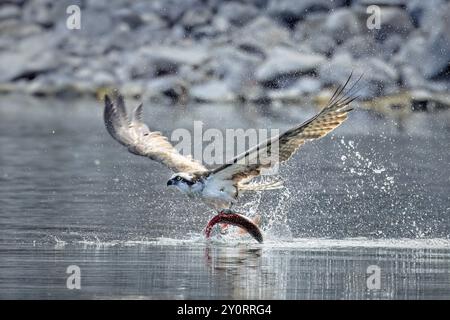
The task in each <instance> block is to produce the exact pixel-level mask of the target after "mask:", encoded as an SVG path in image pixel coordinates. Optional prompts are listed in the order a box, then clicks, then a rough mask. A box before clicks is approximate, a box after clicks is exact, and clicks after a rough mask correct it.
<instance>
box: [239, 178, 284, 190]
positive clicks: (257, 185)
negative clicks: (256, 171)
mask: <svg viewBox="0 0 450 320" xmlns="http://www.w3.org/2000/svg"><path fill="white" fill-rule="evenodd" d="M283 187H284V186H283V181H280V180H278V181H267V182H254V183H240V184H239V185H238V188H239V190H242V191H263V190H275V189H281V188H283Z"/></svg>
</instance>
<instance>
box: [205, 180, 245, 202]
mask: <svg viewBox="0 0 450 320" xmlns="http://www.w3.org/2000/svg"><path fill="white" fill-rule="evenodd" d="M236 197H237V189H236V187H235V186H234V183H233V181H231V180H221V179H217V178H215V177H214V175H211V176H209V177H208V178H206V179H205V180H204V187H203V190H202V198H203V201H204V202H206V203H207V204H209V205H212V206H213V207H215V208H216V209H218V210H220V209H228V208H229V207H230V205H231V204H232V203H234V202H235V201H236Z"/></svg>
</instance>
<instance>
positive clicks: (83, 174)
mask: <svg viewBox="0 0 450 320" xmlns="http://www.w3.org/2000/svg"><path fill="white" fill-rule="evenodd" d="M127 102H128V104H129V105H133V106H134V105H136V103H137V101H127ZM101 113H102V105H101V103H99V102H96V101H92V100H74V101H62V100H52V99H30V98H23V97H13V96H12V97H3V98H2V99H1V100H0V165H1V166H0V219H1V223H0V259H1V260H0V298H3V299H6V298H26V299H33V298H44V299H46V298H59V299H80V298H98V299H104V298H114V299H160V298H168V299H216V298H225V299H431V298H437V299H449V298H450V268H449V266H450V200H449V189H450V188H449V187H450V180H449V179H450V178H449V177H450V175H449V163H450V156H449V151H448V150H449V149H450V148H449V147H450V144H449V141H450V126H449V121H450V120H449V119H450V117H449V114H448V112H440V113H437V114H432V115H430V114H426V113H414V114H413V115H412V116H411V117H409V118H406V119H403V120H401V119H395V120H393V119H387V118H382V117H379V116H374V115H371V114H368V113H366V112H363V111H355V112H353V113H352V114H351V116H350V118H349V120H348V121H347V122H345V124H344V125H342V126H341V127H340V128H339V129H337V130H336V131H334V132H333V134H332V135H330V136H327V137H325V138H324V139H322V140H320V141H315V142H314V143H309V144H307V145H305V146H303V147H302V148H301V149H300V150H299V152H298V153H297V154H296V155H295V156H294V157H293V158H292V159H291V160H290V161H289V162H288V163H287V164H286V165H283V166H282V167H281V169H280V175H281V177H282V178H283V180H284V181H285V185H286V188H285V189H283V190H275V191H268V192H265V193H263V194H248V195H244V196H243V197H242V198H241V205H240V206H239V207H238V209H239V210H240V211H241V212H244V213H246V214H248V215H250V216H252V215H254V214H256V213H258V214H261V216H262V229H263V234H264V237H265V242H264V243H263V244H257V243H256V242H255V241H254V240H253V239H251V238H249V237H247V236H244V237H237V236H235V235H227V236H217V235H215V236H214V237H213V238H212V240H211V241H206V240H205V239H204V237H203V235H202V229H203V228H204V226H205V224H206V222H207V221H208V220H209V219H210V218H211V217H212V216H213V214H214V213H213V212H210V211H208V209H207V208H206V207H204V206H203V205H201V204H196V203H192V202H191V201H190V200H189V199H187V198H186V197H184V196H183V195H182V194H180V193H179V192H177V191H176V190H173V189H171V188H167V187H166V181H167V179H168V178H169V177H170V175H171V172H169V171H168V170H167V169H165V168H164V167H162V166H161V165H159V164H157V163H154V162H152V161H150V160H148V159H145V158H142V157H137V156H134V155H131V154H129V153H127V152H126V150H125V149H124V148H123V147H122V146H120V145H119V144H118V143H117V142H115V141H113V140H112V138H111V137H110V136H109V135H108V134H107V132H106V130H105V129H104V126H103V122H102V116H101ZM313 113H314V109H311V108H307V109H304V108H301V107H298V106H283V107H259V108H257V107H252V106H230V105H214V106H201V105H192V106H188V107H184V108H182V107H173V106H172V107H170V106H152V105H151V104H149V103H147V104H146V105H145V118H146V122H147V123H148V124H150V125H151V127H152V128H155V129H157V130H160V131H162V132H163V133H165V134H167V135H170V134H171V132H172V131H173V130H174V129H176V128H186V129H189V130H192V128H193V126H194V121H195V120H197V121H202V122H203V126H204V129H205V130H206V129H208V128H218V129H221V130H225V129H230V128H243V129H247V128H279V129H281V130H284V129H287V128H289V127H290V126H293V125H295V124H297V123H299V122H301V121H303V120H305V119H306V118H307V117H309V116H311V115H312V114H313ZM399 121H401V125H399V124H398V123H397V122H399ZM71 265H76V266H78V267H79V268H80V271H81V278H80V279H81V289H80V290H76V289H74V290H69V289H68V288H67V286H66V280H67V277H68V276H69V274H67V273H66V271H67V268H68V267H69V266H71ZM373 268H375V269H377V270H379V271H380V273H379V274H380V277H379V282H378V283H379V285H380V286H379V289H378V288H374V287H371V286H370V283H369V286H368V284H367V281H368V279H369V280H370V276H371V275H372V271H371V270H374V269H373ZM375 275H376V274H375ZM377 279H378V278H377Z"/></svg>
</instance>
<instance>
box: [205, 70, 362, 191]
mask: <svg viewBox="0 0 450 320" xmlns="http://www.w3.org/2000/svg"><path fill="white" fill-rule="evenodd" d="M351 76H352V75H350V76H349V78H348V79H347V81H346V82H345V84H344V85H343V86H339V87H338V88H337V89H336V91H335V92H334V94H333V96H332V97H331V99H330V101H329V102H328V104H327V106H326V107H325V108H323V109H322V111H320V112H319V113H318V114H317V115H315V116H314V117H312V118H311V119H309V120H307V121H305V122H304V123H303V124H301V125H299V126H297V127H294V128H292V129H290V130H288V131H286V132H285V133H283V134H281V135H278V136H276V137H273V138H270V139H268V140H267V141H265V142H263V143H261V144H259V145H257V146H255V147H253V148H250V149H249V150H247V151H246V152H244V153H242V154H240V155H238V156H237V157H236V158H234V159H233V160H231V161H230V162H229V163H227V164H224V165H222V166H220V167H218V168H216V169H214V170H213V171H212V174H213V175H214V176H215V177H216V178H218V179H223V180H233V181H234V182H235V183H236V184H237V185H238V187H239V186H240V185H244V184H245V183H246V182H248V181H249V180H251V179H252V178H254V177H256V176H258V175H260V173H261V170H262V169H265V168H270V167H271V166H273V165H274V164H275V163H276V162H283V161H286V160H288V159H289V158H290V157H291V156H292V155H293V154H294V152H295V151H297V149H298V148H300V146H302V145H303V144H304V143H305V142H306V141H309V140H315V139H319V138H322V137H323V136H325V135H326V134H327V133H329V132H331V131H332V130H333V129H335V128H337V127H338V126H339V125H340V124H341V123H342V122H344V121H345V120H346V119H347V114H348V112H349V111H351V110H352V108H351V107H350V106H349V105H350V103H351V102H352V101H353V100H355V99H356V98H357V97H356V96H352V95H351V91H352V90H353V88H354V86H355V84H356V83H357V82H358V81H359V79H361V78H359V79H358V80H357V81H356V82H355V83H354V84H353V86H352V87H351V88H350V89H349V90H345V88H346V87H347V85H348V84H349V82H350V79H351ZM244 186H245V185H244Z"/></svg>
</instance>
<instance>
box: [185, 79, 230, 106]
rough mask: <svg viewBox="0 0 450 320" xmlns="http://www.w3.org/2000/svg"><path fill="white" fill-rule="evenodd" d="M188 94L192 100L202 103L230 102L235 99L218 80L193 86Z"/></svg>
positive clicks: (228, 89) (224, 84)
mask: <svg viewBox="0 0 450 320" xmlns="http://www.w3.org/2000/svg"><path fill="white" fill-rule="evenodd" d="M189 94H190V96H191V98H193V99H194V100H196V101H202V102H231V101H234V100H235V98H236V97H235V95H234V93H233V92H232V91H231V90H230V88H228V86H227V84H226V83H224V82H222V81H219V80H211V81H208V82H206V83H201V84H197V85H194V86H193V87H192V88H191V90H190V91H189Z"/></svg>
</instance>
